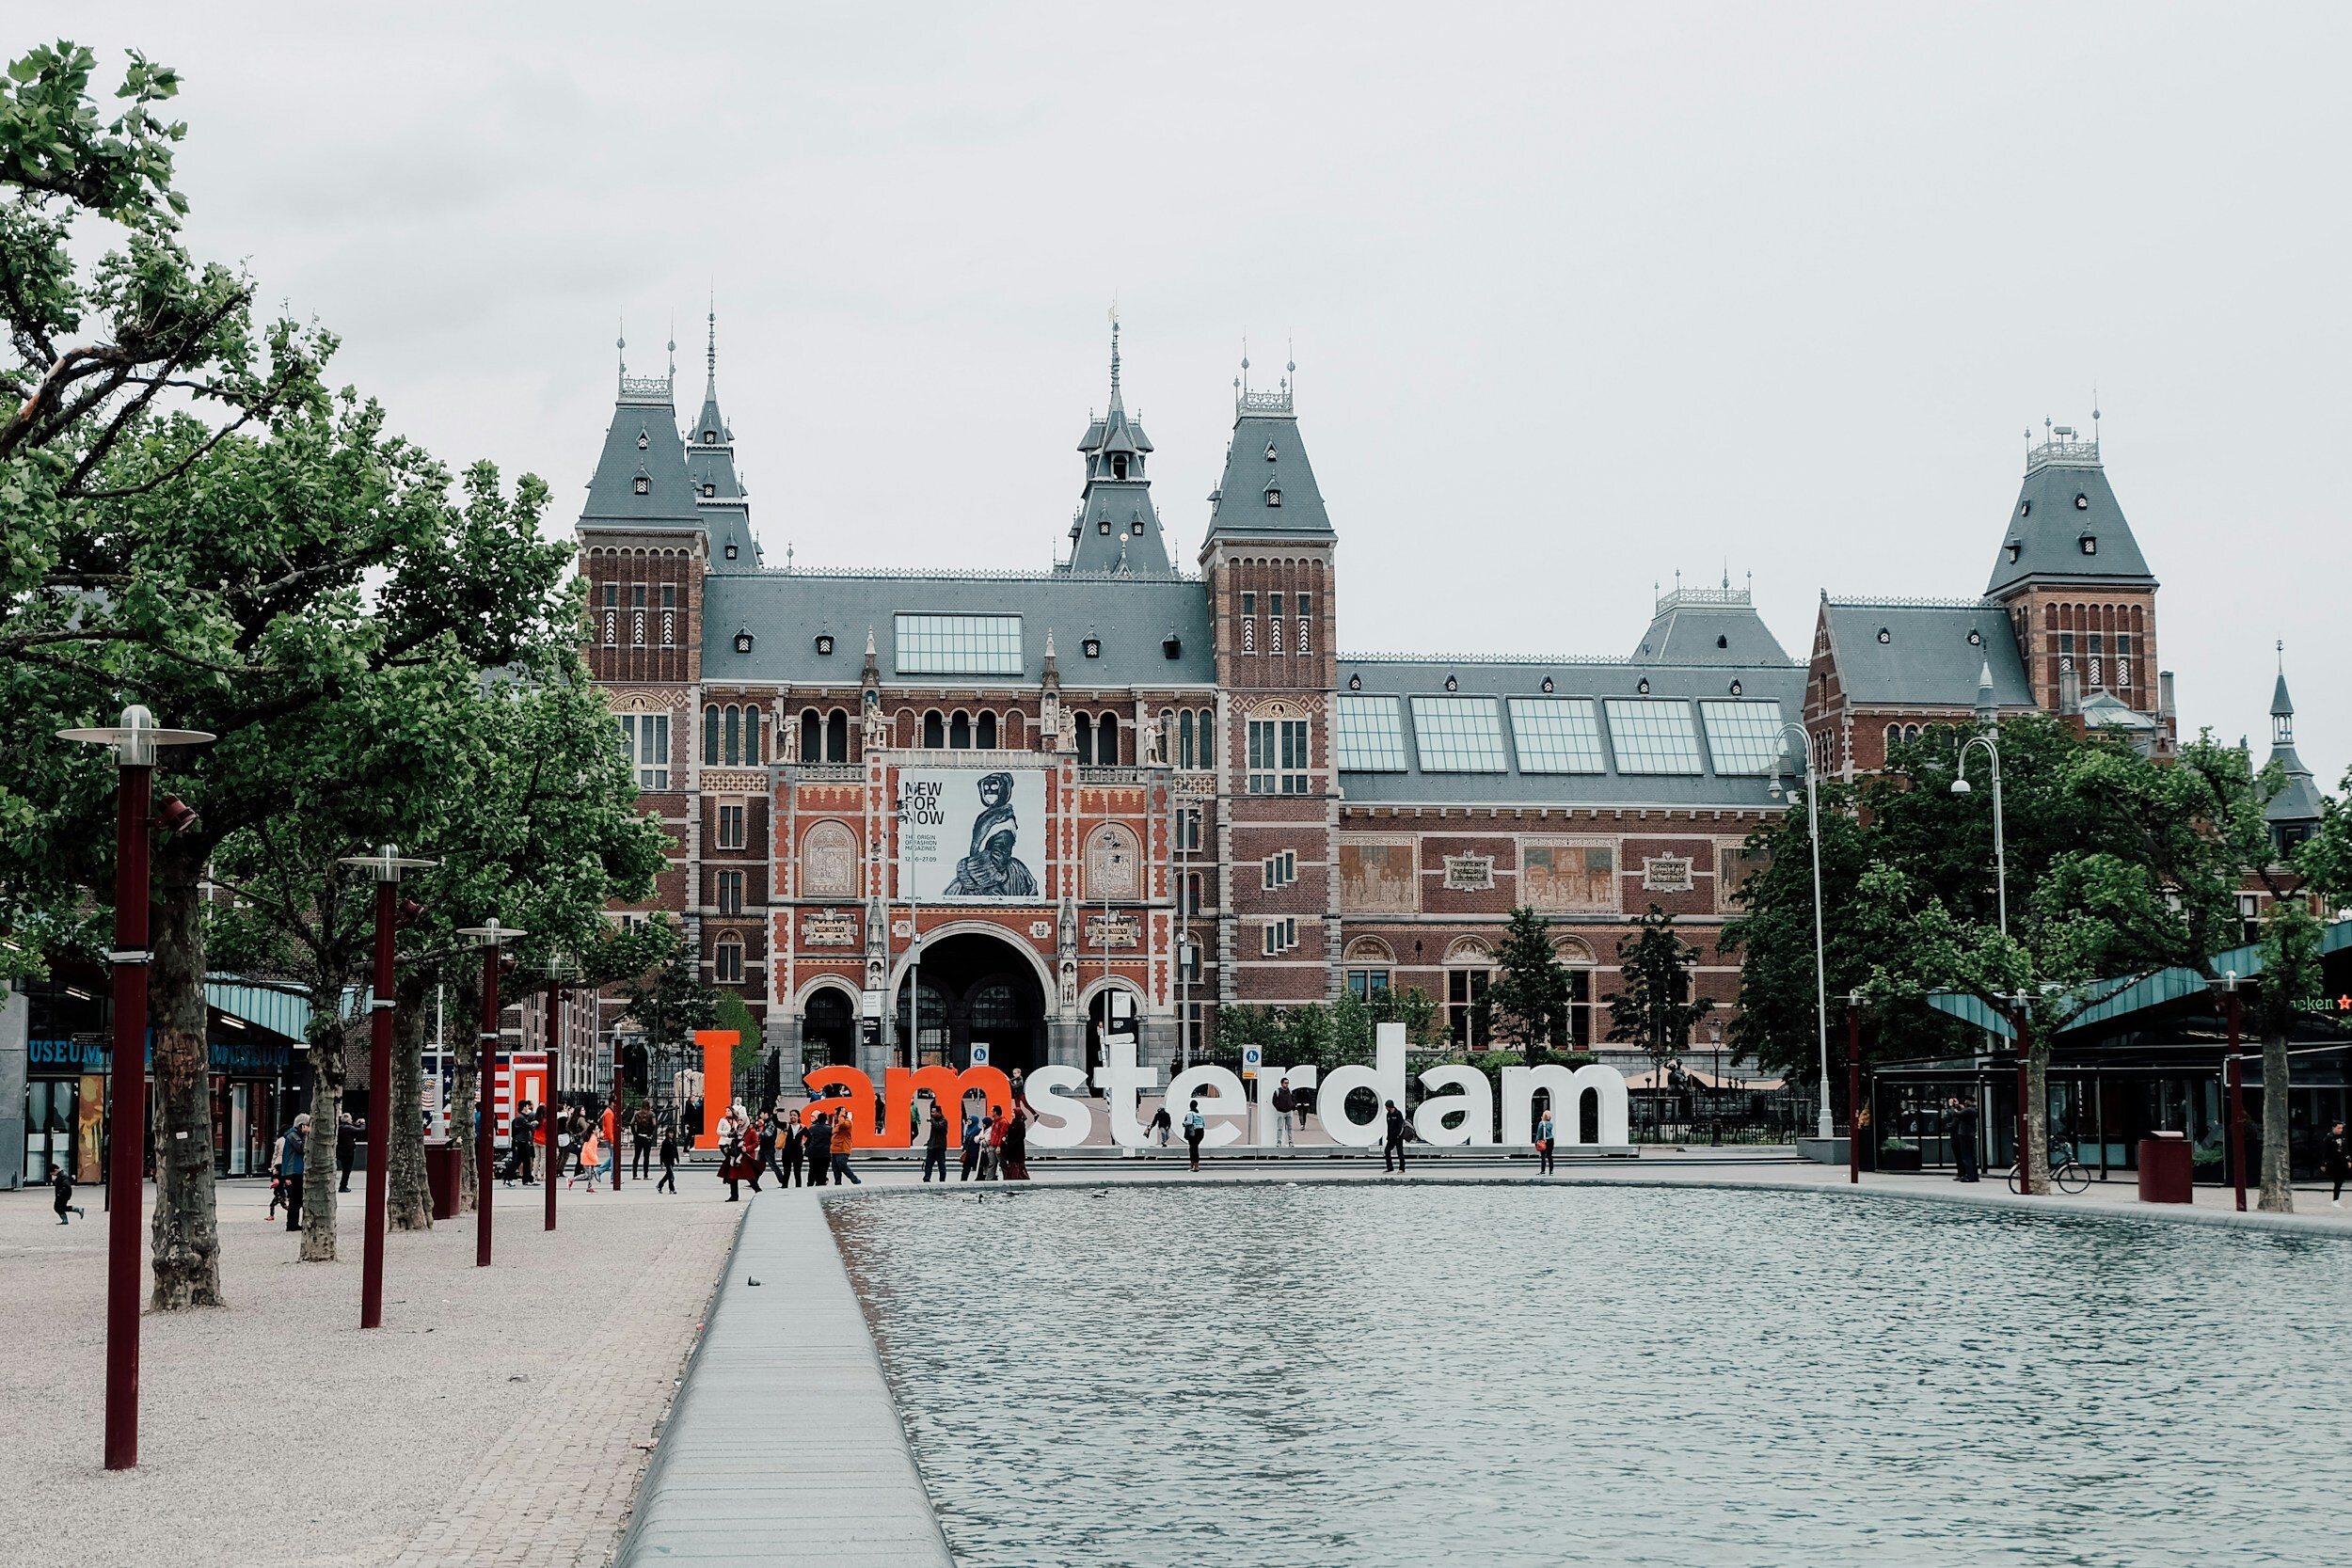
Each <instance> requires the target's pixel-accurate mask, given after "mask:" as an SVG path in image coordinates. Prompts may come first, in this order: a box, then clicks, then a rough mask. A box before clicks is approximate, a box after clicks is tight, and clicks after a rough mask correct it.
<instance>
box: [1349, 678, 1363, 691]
mask: <svg viewBox="0 0 2352 1568" xmlns="http://www.w3.org/2000/svg"><path fill="white" fill-rule="evenodd" d="M1347 689H1349V690H1350V691H1361V690H1362V689H1364V677H1363V676H1361V675H1350V676H1348V677H1347Z"/></svg>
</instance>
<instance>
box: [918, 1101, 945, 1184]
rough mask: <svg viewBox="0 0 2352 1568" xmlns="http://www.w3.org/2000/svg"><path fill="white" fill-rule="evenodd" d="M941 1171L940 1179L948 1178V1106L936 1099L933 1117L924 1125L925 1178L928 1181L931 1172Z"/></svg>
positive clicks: (932, 1102)
mask: <svg viewBox="0 0 2352 1568" xmlns="http://www.w3.org/2000/svg"><path fill="white" fill-rule="evenodd" d="M934 1169H936V1170H937V1171H938V1172H939V1180H941V1181H942V1182H945V1181H946V1180H947V1108H946V1106H944V1105H942V1104H940V1102H939V1101H937V1100H936V1099H934V1100H932V1101H931V1119H930V1121H929V1122H927V1123H925V1124H924V1127H923V1180H925V1181H926V1182H928V1181H930V1179H931V1172H932V1171H933V1170H934Z"/></svg>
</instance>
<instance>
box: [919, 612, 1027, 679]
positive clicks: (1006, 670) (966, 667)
mask: <svg viewBox="0 0 2352 1568" xmlns="http://www.w3.org/2000/svg"><path fill="white" fill-rule="evenodd" d="M898 673H900V674H902V675H1018V674H1020V673H1022V665H1021V617H1020V616H1018V615H901V616H899V617H898Z"/></svg>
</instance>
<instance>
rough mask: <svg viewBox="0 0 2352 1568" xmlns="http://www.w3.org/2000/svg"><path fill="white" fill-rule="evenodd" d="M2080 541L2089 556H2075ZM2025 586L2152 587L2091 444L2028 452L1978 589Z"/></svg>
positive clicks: (2071, 443) (1989, 590)
mask: <svg viewBox="0 0 2352 1568" xmlns="http://www.w3.org/2000/svg"><path fill="white" fill-rule="evenodd" d="M2086 535H2088V536H2089V537H2090V539H2091V540H2092V541H2093V542H2094V544H2095V545H2096V550H2095V552H2094V553H2092V554H2090V555H2085V554H2084V553H2083V539H2084V537H2085V536H2086ZM2012 549H2013V550H2014V551H2015V552H2016V558H2015V559H2014V560H2012V559H2010V552H2011V550H2012ZM2027 582H2084V583H2109V584H2112V583H2131V584H2134V585H2138V586H2145V587H2149V588H2153V587H2154V586H2155V585H2156V579H2155V578H2154V576H2153V574H2152V573H2150V571H2149V570H2148V562H2147V558H2146V557H2144V556H2142V555H2141V554H2140V553H2139V541H2138V540H2137V539H2135V538H2134V537H2132V528H2131V525H2130V524H2129V523H2127V522H2125V521H2124V520H2123V509H2122V507H2121V506H2120V505H2118V504H2117V503H2116V499H2115V492H2114V491H2113V490H2112V489H2110V488H2109V487H2108V485H2107V475H2106V469H2105V468H2104V467H2101V466H2100V463H2099V446H2098V443H2097V442H2095V441H2071V440H2058V441H2053V442H2050V443H2049V444H2047V445H2044V446H2041V447H2036V448H2035V449H2034V453H2033V457H2032V458H2031V459H2029V460H2028V466H2027V467H2026V482H2025V483H2024V485H2023V486H2021V487H2020V488H2019V490H2018V492H2017V504H2016V505H2015V506H2013V507H2011V508H2010V515H2009V531H2008V532H2007V533H2006V534H2004V535H2003V536H2002V540H2001V548H2000V551H1999V553H1998V554H1997V555H1996V556H1995V557H1994V562H1993V576H1992V578H1991V579H1990V580H1989V581H1987V582H1986V584H1985V587H1984V591H1985V592H1986V593H1987V594H2001V593H2004V592H2006V591H2008V590H2010V589H2011V588H2015V587H2017V586H2018V585H2020V584H2023V583H2027Z"/></svg>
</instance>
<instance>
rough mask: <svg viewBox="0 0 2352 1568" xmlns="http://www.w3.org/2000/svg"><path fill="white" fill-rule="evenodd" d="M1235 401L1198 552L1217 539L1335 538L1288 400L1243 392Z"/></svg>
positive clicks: (1281, 395)
mask: <svg viewBox="0 0 2352 1568" xmlns="http://www.w3.org/2000/svg"><path fill="white" fill-rule="evenodd" d="M1241 398H1242V402H1241V406H1240V407H1239V409H1238V410H1237V411H1236V412H1235V415H1234V418H1233V438H1232V441H1231V442H1230V443H1229V444H1228V445H1227V446H1226V448H1225V476H1224V478H1223V479H1221V480H1219V481H1218V483H1217V487H1216V495H1215V496H1214V497H1212V498H1211V499H1212V500H1213V502H1214V503H1215V504H1214V505H1213V506H1212V508H1211V510H1210V512H1209V531H1208V536H1207V538H1206V539H1204V540H1203V541H1202V542H1201V547H1202V549H1203V550H1206V549H1207V547H1208V546H1209V545H1210V544H1212V543H1214V542H1216V540H1219V539H1232V538H1244V539H1260V538H1269V537H1271V538H1278V539H1294V538H1298V539H1330V538H1334V537H1336V536H1335V535H1334V534H1333V533H1332V531H1331V517H1330V515H1329V514H1328V513H1327V512H1326V511H1324V509H1323V491H1322V490H1321V489H1320V488H1319V487H1317V485H1316V484H1315V470H1314V467H1313V465H1311V464H1310V463H1309V462H1308V461H1307V448H1306V444H1305V443H1304V442H1302V441H1301V440H1300V439H1299V436H1298V419H1297V416H1296V415H1295V414H1294V413H1293V412H1292V410H1291V400H1290V394H1289V393H1288V392H1282V393H1272V394H1270V393H1260V392H1245V393H1243V394H1241Z"/></svg>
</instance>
